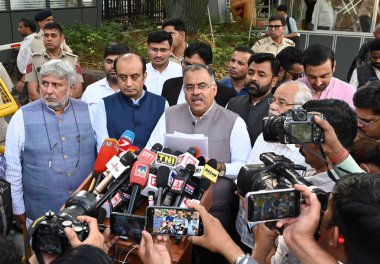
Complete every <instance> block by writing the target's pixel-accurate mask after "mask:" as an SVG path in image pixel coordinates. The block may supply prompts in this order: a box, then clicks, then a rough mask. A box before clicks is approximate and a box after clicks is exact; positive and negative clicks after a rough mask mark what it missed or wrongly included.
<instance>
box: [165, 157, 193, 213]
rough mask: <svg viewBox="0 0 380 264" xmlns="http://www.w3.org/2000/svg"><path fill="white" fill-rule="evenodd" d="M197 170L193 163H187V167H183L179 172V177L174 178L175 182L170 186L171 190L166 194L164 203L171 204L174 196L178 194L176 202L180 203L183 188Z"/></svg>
mask: <svg viewBox="0 0 380 264" xmlns="http://www.w3.org/2000/svg"><path fill="white" fill-rule="evenodd" d="M194 171H195V166H194V165H193V164H188V165H186V168H185V169H182V170H180V171H179V173H178V174H177V177H176V178H175V179H174V180H173V183H172V185H171V187H170V191H169V192H168V193H167V194H166V195H165V199H164V201H163V205H165V206H170V205H171V204H172V201H173V198H174V197H175V196H176V195H178V194H179V195H178V197H179V198H178V197H177V199H178V200H177V199H176V200H175V202H174V204H175V205H176V204H178V203H179V200H180V194H181V193H182V192H183V188H184V187H185V183H186V181H187V179H189V178H190V177H191V176H192V175H193V174H194Z"/></svg>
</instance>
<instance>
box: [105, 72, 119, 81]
mask: <svg viewBox="0 0 380 264" xmlns="http://www.w3.org/2000/svg"><path fill="white" fill-rule="evenodd" d="M106 79H107V81H108V82H109V83H112V84H117V77H116V75H112V74H111V73H107V74H106Z"/></svg>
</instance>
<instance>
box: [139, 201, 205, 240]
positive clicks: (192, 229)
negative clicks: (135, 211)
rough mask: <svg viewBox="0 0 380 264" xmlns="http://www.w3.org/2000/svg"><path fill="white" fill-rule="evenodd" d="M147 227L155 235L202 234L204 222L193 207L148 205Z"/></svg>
mask: <svg viewBox="0 0 380 264" xmlns="http://www.w3.org/2000/svg"><path fill="white" fill-rule="evenodd" d="M145 229H146V230H147V231H148V232H149V233H151V234H153V235H164V234H165V235H169V236H200V235H202V234H203V224H202V220H201V218H200V216H199V213H198V212H197V211H195V210H193V209H188V208H175V207H148V208H147V213H146V226H145Z"/></svg>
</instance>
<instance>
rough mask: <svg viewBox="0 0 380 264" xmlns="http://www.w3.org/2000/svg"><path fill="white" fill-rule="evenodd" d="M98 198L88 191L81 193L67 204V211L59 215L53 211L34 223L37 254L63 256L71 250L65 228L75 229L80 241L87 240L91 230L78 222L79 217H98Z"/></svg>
mask: <svg viewBox="0 0 380 264" xmlns="http://www.w3.org/2000/svg"><path fill="white" fill-rule="evenodd" d="M97 213H98V212H97V209H96V198H95V196H94V195H93V194H92V193H90V192H87V191H80V192H78V193H77V194H76V195H74V196H73V197H71V198H70V199H69V200H67V202H66V204H65V209H64V210H63V211H62V212H60V213H59V214H55V213H54V212H52V211H49V212H47V213H45V215H44V216H42V217H40V218H39V219H37V220H36V221H35V222H34V223H33V225H32V226H33V227H34V228H35V230H34V232H33V235H32V238H33V239H32V249H33V251H34V252H36V253H38V254H39V253H40V252H49V253H53V254H57V255H61V254H62V253H64V252H65V251H67V250H68V249H70V248H71V245H70V243H69V241H68V239H67V237H66V235H65V232H64V228H65V227H71V228H73V229H74V231H75V232H76V234H77V235H78V238H79V240H80V241H83V240H85V239H86V238H87V236H88V234H89V228H88V226H87V224H86V223H83V222H80V221H78V220H77V216H80V215H88V216H92V217H95V218H96V217H97Z"/></svg>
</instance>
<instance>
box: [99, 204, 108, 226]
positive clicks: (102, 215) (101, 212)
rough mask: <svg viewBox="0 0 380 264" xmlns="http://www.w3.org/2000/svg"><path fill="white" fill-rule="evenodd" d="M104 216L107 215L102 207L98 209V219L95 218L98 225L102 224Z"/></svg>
mask: <svg viewBox="0 0 380 264" xmlns="http://www.w3.org/2000/svg"><path fill="white" fill-rule="evenodd" d="M106 215H107V212H106V209H104V208H103V207H100V208H99V209H98V217H97V220H98V223H99V224H101V223H103V221H104V218H106Z"/></svg>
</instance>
